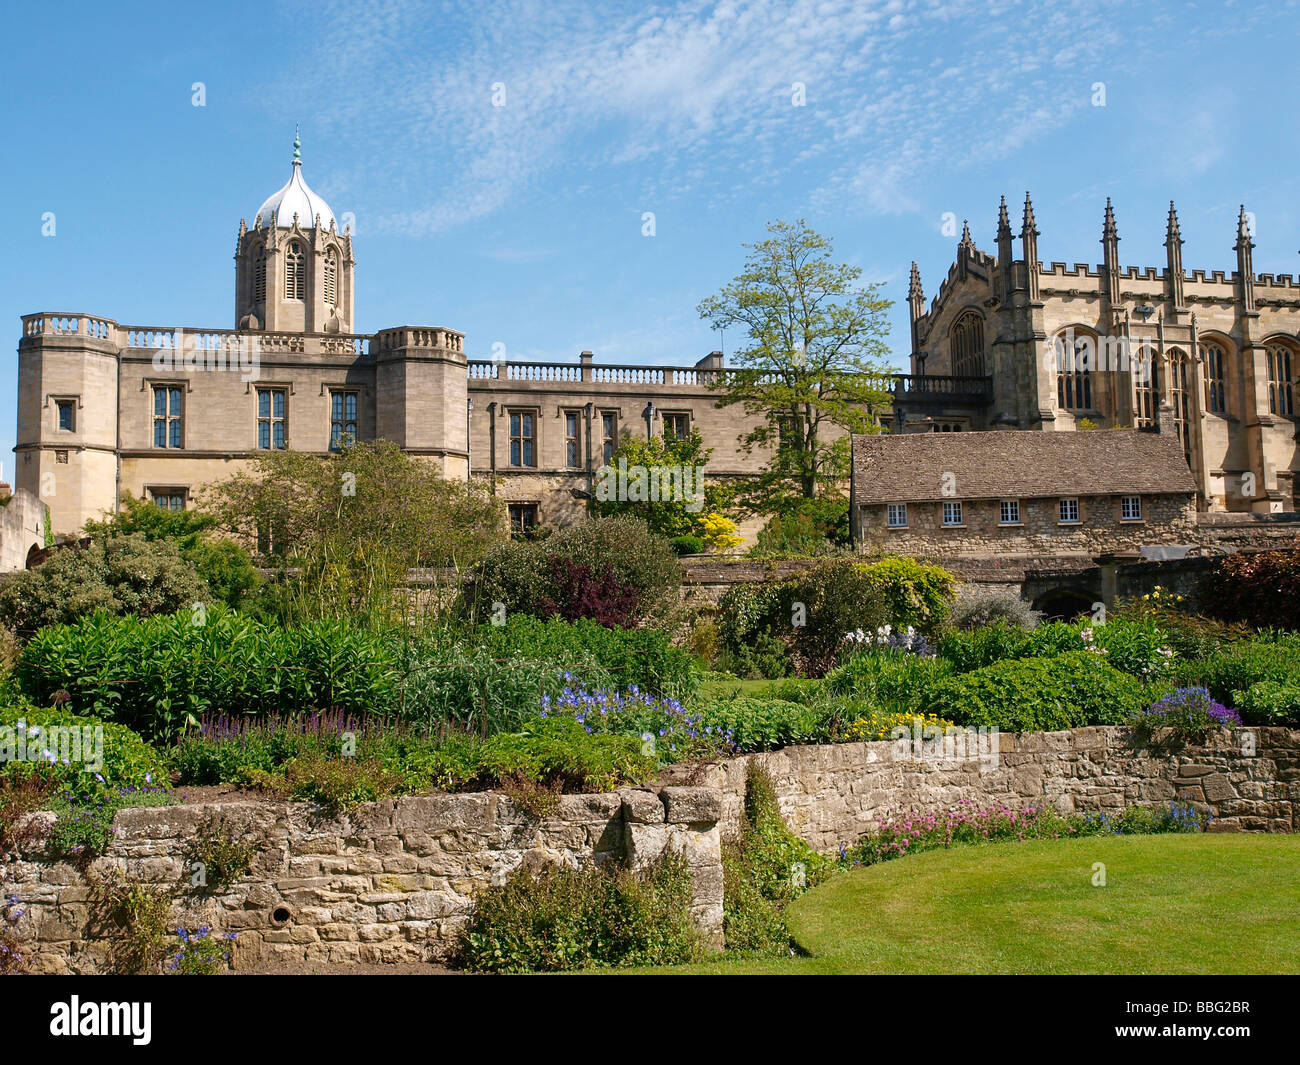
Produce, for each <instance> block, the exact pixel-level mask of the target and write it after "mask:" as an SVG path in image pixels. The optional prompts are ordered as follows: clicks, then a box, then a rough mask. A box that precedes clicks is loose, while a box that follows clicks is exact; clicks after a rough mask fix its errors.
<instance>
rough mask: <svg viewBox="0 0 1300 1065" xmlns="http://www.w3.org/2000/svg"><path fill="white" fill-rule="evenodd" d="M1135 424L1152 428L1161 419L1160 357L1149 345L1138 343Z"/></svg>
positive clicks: (1134, 405)
mask: <svg viewBox="0 0 1300 1065" xmlns="http://www.w3.org/2000/svg"><path fill="white" fill-rule="evenodd" d="M1133 384H1134V402H1133V423H1134V426H1135V427H1136V428H1138V429H1142V428H1148V429H1149V428H1152V427H1153V426H1155V424H1156V422H1157V420H1158V419H1159V417H1160V357H1159V356H1158V355H1157V354H1156V349H1155V348H1153V347H1152V346H1151V345H1149V344H1145V343H1142V342H1139V343H1138V349H1137V355H1136V357H1135V358H1134V360H1133Z"/></svg>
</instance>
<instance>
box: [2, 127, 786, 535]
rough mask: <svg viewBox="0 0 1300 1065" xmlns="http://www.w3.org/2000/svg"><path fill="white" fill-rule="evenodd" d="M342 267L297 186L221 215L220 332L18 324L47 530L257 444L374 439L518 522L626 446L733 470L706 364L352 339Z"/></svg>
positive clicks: (757, 457) (575, 510)
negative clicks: (525, 356) (494, 499)
mask: <svg viewBox="0 0 1300 1065" xmlns="http://www.w3.org/2000/svg"><path fill="white" fill-rule="evenodd" d="M355 267H356V259H355V255H354V249H353V240H352V236H351V234H350V232H347V231H343V232H340V229H339V226H338V223H337V221H336V220H335V217H334V213H333V212H332V211H331V210H330V207H329V205H328V204H327V203H326V202H325V201H324V200H323V199H322V198H321V197H320V196H318V195H317V194H316V193H315V192H313V191H312V190H311V188H310V187H309V186H308V185H307V183H306V181H305V180H304V178H303V175H302V162H301V159H300V156H299V146H298V142H297V141H296V140H295V142H294V155H293V169H292V173H291V175H290V178H289V180H288V182H286V183H285V185H284V186H283V187H282V188H281V189H280V190H279V191H278V192H276V193H275V194H274V195H272V196H270V197H269V198H268V199H267V200H266V201H265V202H264V203H263V204H262V206H261V208H260V209H259V210H258V211H257V213H256V214H255V215H254V218H253V224H252V226H251V227H250V226H249V225H248V224H247V222H246V220H241V221H240V223H239V232H238V242H237V245H236V253H235V322H234V325H235V328H233V329H218V328H208V327H180V326H135V325H123V324H120V323H119V322H117V321H114V320H113V319H111V318H106V317H100V316H96V315H89V314H84V313H75V312H67V313H48V312H47V313H40V314H31V315H26V316H24V317H23V320H22V336H21V338H20V340H19V343H18V365H19V369H18V433H17V440H18V443H17V446H16V447H15V451H16V453H17V483H18V486H19V487H20V488H22V489H26V490H27V491H29V492H31V493H32V494H33V495H35V496H37V497H39V498H40V499H42V500H44V501H45V502H46V503H47V504H48V505H49V508H50V514H51V521H52V526H53V530H54V532H55V534H56V535H59V536H69V535H72V534H75V533H76V532H77V530H79V529H80V528H81V527H82V525H83V524H84V523H85V522H86V521H87V520H88V519H91V518H98V517H100V516H101V515H103V514H104V513H108V512H113V511H115V510H116V509H117V508H118V507H119V505H120V501H121V500H122V498H123V497H124V496H125V495H128V494H129V495H133V496H137V497H143V498H149V499H152V500H154V501H156V502H158V503H160V504H162V505H164V506H167V507H172V508H181V507H186V506H189V505H190V504H191V501H192V500H193V499H194V498H195V496H196V495H197V493H198V492H199V491H200V490H201V489H202V488H203V487H204V486H205V485H208V484H211V483H212V482H214V481H217V480H220V479H223V478H226V477H228V476H230V475H231V474H233V473H234V472H236V471H237V470H239V469H240V468H241V467H245V466H246V465H247V464H248V462H249V460H250V459H251V458H252V457H254V456H255V455H256V454H257V453H258V452H259V451H265V450H272V449H277V448H293V449H295V450H300V451H309V452H316V453H320V454H325V453H327V452H328V451H329V450H331V449H334V448H338V447H339V446H341V445H342V444H343V443H344V442H345V441H347V440H350V439H360V440H369V439H375V438H383V439H388V440H392V441H394V442H396V443H397V444H399V445H400V446H401V447H402V448H403V449H404V450H405V451H407V452H408V453H410V454H414V455H420V456H423V457H425V458H427V459H428V460H429V461H431V462H435V463H437V464H438V465H439V466H440V468H441V470H442V472H443V474H444V475H445V476H447V477H452V478H464V477H467V476H482V477H491V478H492V479H493V483H494V484H495V485H496V490H497V491H498V493H499V494H500V495H502V496H503V498H504V499H505V501H506V503H507V504H508V506H509V512H510V517H511V520H512V521H513V522H514V523H515V525H516V526H526V525H531V524H535V523H538V522H544V523H547V524H562V523H564V522H567V521H571V520H574V519H576V518H577V517H578V516H580V515H581V514H582V513H583V510H584V507H585V505H586V504H585V499H586V497H587V496H588V495H590V494H591V492H592V489H593V484H594V482H595V478H596V471H597V470H598V469H599V468H600V467H601V466H602V465H603V464H604V462H605V459H606V458H608V457H609V455H610V454H611V453H612V451H613V450H614V449H615V448H616V447H617V446H618V443H619V441H620V440H621V439H623V438H624V437H625V436H626V435H627V434H637V435H642V436H645V435H646V434H655V435H660V434H677V435H684V434H686V433H688V432H690V431H692V430H695V429H698V430H699V431H700V432H701V434H702V435H703V437H704V440H705V443H706V445H707V446H708V447H710V448H712V449H713V454H712V456H711V458H710V461H709V476H710V477H711V478H727V477H733V476H736V475H737V474H741V473H745V472H751V471H753V470H756V469H758V468H759V467H760V466H761V465H762V463H763V456H762V454H761V453H754V454H746V453H745V452H744V451H743V450H742V449H741V448H740V446H739V443H738V439H739V437H740V435H741V434H742V433H743V432H744V431H746V430H747V429H748V428H749V427H750V426H751V425H752V424H753V421H752V419H751V418H749V417H748V416H747V415H745V413H744V411H743V409H742V408H741V407H740V406H736V407H729V408H725V409H718V408H717V407H716V406H715V403H716V399H717V395H716V393H714V392H712V391H710V388H709V384H710V382H711V381H712V380H713V378H714V377H715V375H716V373H717V371H719V370H720V369H721V367H722V357H721V355H720V354H719V353H717V352H713V353H710V354H708V355H706V356H704V357H703V358H702V359H700V360H698V361H697V362H695V363H693V364H692V365H688V366H678V367H672V366H622V365H620V366H600V365H597V363H596V360H595V357H594V356H593V354H592V353H591V352H589V351H587V352H583V353H582V354H581V356H580V358H579V359H578V361H577V362H575V363H520V362H513V361H506V360H474V359H469V358H468V357H467V354H466V349H465V335H464V334H463V333H461V332H458V331H456V330H454V329H449V328H445V327H443V326H409V325H407V326H396V327H393V328H389V329H381V330H379V331H378V332H376V333H371V334H361V333H355V332H353V322H354V271H355Z"/></svg>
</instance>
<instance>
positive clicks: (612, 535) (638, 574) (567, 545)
mask: <svg viewBox="0 0 1300 1065" xmlns="http://www.w3.org/2000/svg"><path fill="white" fill-rule="evenodd" d="M557 567H559V569H558V572H561V573H562V574H577V575H580V576H581V578H582V579H579V578H578V577H574V578H572V579H568V578H566V580H567V581H568V583H565V584H564V585H563V586H562V587H556V585H555V573H556V572H557ZM584 580H585V581H586V582H589V583H587V584H584V583H583V581H584ZM590 582H594V583H595V586H597V587H599V588H600V589H602V591H601V595H600V597H599V598H598V599H597V600H595V601H593V602H591V603H588V602H587V601H586V600H584V598H583V595H584V594H585V592H586V591H587V590H588V589H589V587H590V586H591V584H590ZM681 583H682V570H681V564H680V563H679V562H678V561H677V558H676V556H675V555H674V554H673V551H672V548H671V546H670V545H669V543H668V541H667V540H666V539H664V538H663V537H661V536H656V535H655V534H654V533H652V532H651V531H650V529H649V528H648V527H647V526H646V524H645V522H643V521H641V520H640V519H638V518H634V517H630V516H619V517H610V518H591V519H588V520H586V521H583V522H579V523H578V524H576V525H570V526H567V527H565V528H563V529H559V530H557V531H556V532H555V534H554V535H552V536H549V537H547V538H546V539H545V540H544V541H534V542H529V541H520V542H510V543H504V544H501V545H499V546H498V547H496V548H495V549H494V550H493V551H491V552H490V553H489V554H488V555H487V557H486V558H484V559H483V561H482V562H481V563H479V565H478V566H477V567H476V568H475V571H474V574H473V577H472V579H471V581H470V583H469V587H468V588H467V589H466V593H465V595H464V597H463V598H462V600H461V610H462V611H463V612H464V613H467V614H468V615H469V616H471V617H473V618H475V619H486V618H488V617H490V616H491V615H492V613H493V609H494V607H493V604H495V603H500V604H502V605H503V606H504V608H505V612H506V617H507V618H508V617H510V616H512V615H514V614H516V613H519V614H528V615H530V616H533V617H541V618H547V617H551V616H553V615H558V616H560V617H564V618H566V619H568V620H576V619H578V618H583V617H592V616H594V615H593V614H592V613H591V611H592V610H594V609H596V608H597V607H598V606H599V607H600V608H601V609H602V616H601V617H598V618H597V619H596V620H603V621H605V622H607V623H610V624H619V625H639V624H644V623H647V622H654V621H662V620H665V619H667V618H669V617H670V616H671V615H672V614H674V613H675V612H676V610H677V609H678V606H679V602H680V589H681ZM611 604H615V605H616V606H617V609H615V606H614V605H611Z"/></svg>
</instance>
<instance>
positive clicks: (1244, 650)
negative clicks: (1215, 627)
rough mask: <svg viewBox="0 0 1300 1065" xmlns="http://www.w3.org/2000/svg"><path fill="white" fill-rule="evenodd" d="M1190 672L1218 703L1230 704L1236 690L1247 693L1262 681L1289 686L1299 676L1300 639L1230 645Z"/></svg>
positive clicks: (1260, 639)
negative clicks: (1287, 684)
mask: <svg viewBox="0 0 1300 1065" xmlns="http://www.w3.org/2000/svg"><path fill="white" fill-rule="evenodd" d="M1191 673H1192V679H1194V680H1196V681H1197V682H1198V683H1199V684H1201V685H1203V686H1204V687H1206V688H1208V689H1209V692H1210V694H1211V695H1212V696H1214V698H1215V699H1217V700H1219V702H1228V701H1230V700H1231V699H1232V693H1233V692H1234V691H1247V690H1249V689H1250V688H1251V687H1252V686H1253V685H1255V684H1258V683H1259V682H1260V681H1264V680H1271V681H1276V682H1278V683H1280V684H1286V683H1290V682H1292V681H1294V680H1295V678H1296V677H1297V676H1300V636H1297V635H1286V636H1276V637H1275V636H1272V635H1263V636H1259V637H1256V638H1255V639H1251V640H1243V641H1242V642H1240V643H1235V644H1231V645H1229V646H1228V647H1227V648H1225V649H1224V650H1222V651H1221V652H1219V653H1218V654H1216V655H1212V656H1210V657H1209V658H1208V659H1205V660H1203V661H1201V662H1198V663H1194V664H1193V666H1192V670H1191Z"/></svg>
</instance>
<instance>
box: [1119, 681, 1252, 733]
mask: <svg viewBox="0 0 1300 1065" xmlns="http://www.w3.org/2000/svg"><path fill="white" fill-rule="evenodd" d="M1130 724H1131V725H1132V727H1133V732H1134V735H1136V736H1137V738H1138V740H1139V741H1141V742H1142V743H1149V742H1151V739H1152V738H1153V736H1154V735H1155V733H1156V732H1157V731H1161V730H1164V729H1169V730H1170V732H1171V734H1172V737H1173V739H1174V740H1176V741H1178V742H1187V741H1189V740H1191V741H1200V740H1203V739H1204V738H1205V736H1206V735H1207V734H1208V733H1209V732H1211V731H1213V730H1214V729H1217V728H1231V727H1233V726H1236V725H1240V724H1241V715H1240V714H1238V713H1237V711H1235V710H1229V709H1228V708H1227V707H1226V706H1224V705H1223V704H1222V703H1218V702H1215V700H1214V698H1213V696H1211V695H1210V693H1209V692H1208V691H1206V690H1205V689H1204V688H1179V689H1177V690H1176V691H1173V692H1170V693H1169V694H1168V695H1166V696H1165V697H1164V698H1162V699H1160V700H1159V701H1158V702H1156V703H1154V704H1152V705H1151V706H1149V707H1147V708H1145V709H1143V710H1139V711H1137V712H1136V713H1134V714H1133V716H1132V718H1131V719H1130Z"/></svg>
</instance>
